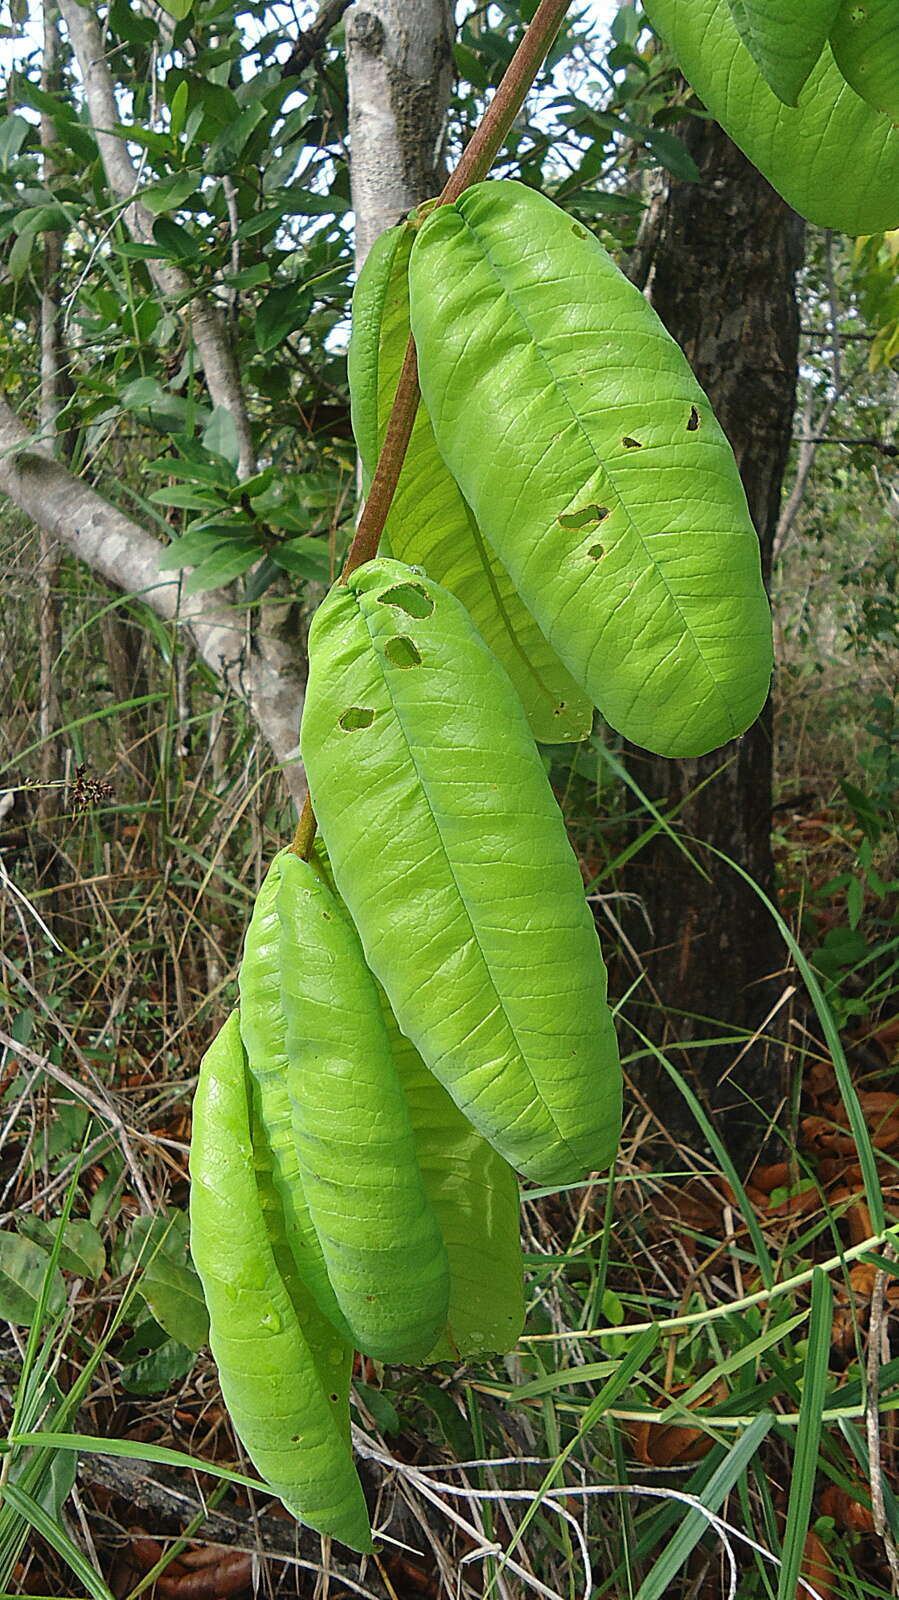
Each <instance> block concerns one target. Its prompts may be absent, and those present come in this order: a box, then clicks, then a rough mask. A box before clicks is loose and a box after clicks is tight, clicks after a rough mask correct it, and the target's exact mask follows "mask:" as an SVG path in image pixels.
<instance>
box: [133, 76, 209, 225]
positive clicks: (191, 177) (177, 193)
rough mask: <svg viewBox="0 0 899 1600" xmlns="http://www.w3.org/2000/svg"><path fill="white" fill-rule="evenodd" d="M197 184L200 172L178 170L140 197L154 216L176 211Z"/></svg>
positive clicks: (185, 86)
mask: <svg viewBox="0 0 899 1600" xmlns="http://www.w3.org/2000/svg"><path fill="white" fill-rule="evenodd" d="M181 89H183V90H184V92H185V94H186V93H187V84H186V83H182V84H181V85H180V88H179V90H178V93H180V92H181ZM173 114H174V113H173ZM199 184H200V174H199V173H198V172H178V173H176V174H175V176H174V177H172V178H169V179H168V181H167V182H165V183H153V184H150V185H149V186H148V187H147V188H146V189H142V190H141V196H140V197H141V199H142V201H143V203H144V205H145V206H146V207H147V209H148V211H152V212H153V214H154V216H157V215H159V213H160V212H163V211H177V210H178V207H179V206H183V205H184V202H185V201H186V200H189V199H190V197H191V195H192V194H196V192H197V189H198V188H199ZM153 236H154V238H158V237H159V236H158V234H157V233H156V231H155V229H154V234H153Z"/></svg>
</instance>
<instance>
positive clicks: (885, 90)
mask: <svg viewBox="0 0 899 1600" xmlns="http://www.w3.org/2000/svg"><path fill="white" fill-rule="evenodd" d="M830 46H831V49H832V50H833V53H834V57H835V59H836V63H837V66H838V67H839V69H840V71H841V72H842V74H843V77H844V78H845V79H846V81H847V83H851V85H852V87H853V89H854V90H855V92H856V94H860V95H861V97H862V99H863V100H866V101H867V103H868V105H871V106H875V107H876V108H877V110H878V111H885V112H886V114H887V116H889V117H891V118H892V119H893V121H894V122H896V121H899V7H897V5H896V0H843V3H842V5H841V6H840V8H839V11H838V13H837V18H836V22H835V23H834V27H833V32H832V33H831V35H830Z"/></svg>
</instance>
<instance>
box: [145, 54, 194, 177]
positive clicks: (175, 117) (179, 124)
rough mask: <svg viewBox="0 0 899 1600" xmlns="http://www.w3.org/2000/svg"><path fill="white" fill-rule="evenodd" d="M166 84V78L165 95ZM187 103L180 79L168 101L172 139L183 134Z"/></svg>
mask: <svg viewBox="0 0 899 1600" xmlns="http://www.w3.org/2000/svg"><path fill="white" fill-rule="evenodd" d="M168 83H169V80H168V78H166V94H168ZM189 101H190V87H189V85H188V83H187V81H186V79H182V81H181V82H180V83H179V84H178V87H177V89H176V90H175V92H174V94H173V95H172V97H171V100H170V101H169V118H170V128H169V131H170V133H171V135H172V138H173V139H180V137H181V135H182V133H183V132H184V124H185V121H186V120H187V110H188V104H189ZM188 193H193V191H192V190H188ZM184 198H185V199H187V194H185V196H184ZM144 199H145V200H146V190H144Z"/></svg>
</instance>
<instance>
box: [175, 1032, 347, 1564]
mask: <svg viewBox="0 0 899 1600" xmlns="http://www.w3.org/2000/svg"><path fill="white" fill-rule="evenodd" d="M247 1078H248V1072H247V1066H246V1057H245V1055H244V1050H243V1045H242V1043H241V1038H240V1023H239V1020H238V1016H237V1013H236V1012H235V1013H234V1014H233V1015H232V1016H231V1017H230V1018H229V1020H228V1022H227V1023H226V1024H225V1026H224V1028H223V1029H222V1031H221V1033H220V1034H219V1035H218V1038H217V1039H216V1040H215V1041H214V1043H213V1044H212V1046H211V1047H210V1049H209V1050H208V1051H207V1053H206V1055H205V1057H204V1059H203V1064H202V1066H201V1069H200V1081H199V1084H198V1086H197V1093H196V1098H195V1100H194V1121H193V1138H192V1142H191V1156H190V1167H191V1180H192V1181H191V1249H192V1252H193V1257H194V1261H195V1262H196V1265H197V1270H198V1272H199V1274H200V1278H201V1279H202V1283H203V1290H204V1293H205V1295H206V1304H207V1306H208V1308H209V1319H210V1325H211V1344H212V1353H213V1355H214V1356H215V1360H216V1363H217V1365H218V1369H219V1376H220V1378H221V1384H222V1394H223V1395H224V1398H225V1403H226V1405H227V1407H228V1410H229V1411H230V1413H231V1417H232V1420H233V1422H234V1426H235V1427H236V1429H237V1431H238V1433H239V1435H240V1437H241V1439H242V1440H243V1443H244V1445H245V1446H246V1449H247V1451H248V1453H249V1455H250V1457H251V1458H252V1460H253V1463H254V1465H255V1466H256V1468H257V1469H258V1471H259V1472H261V1474H262V1476H263V1477H264V1478H266V1479H267V1480H268V1482H269V1483H270V1484H271V1485H272V1488H273V1490H274V1492H275V1493H276V1494H277V1495H278V1496H279V1497H280V1498H281V1499H282V1500H283V1502H284V1504H285V1505H286V1506H287V1507H288V1509H289V1510H290V1511H292V1512H293V1513H294V1515H295V1516H296V1517H298V1518H299V1519H300V1521H301V1522H305V1523H308V1525H309V1526H310V1527H313V1528H316V1529H318V1530H319V1532H321V1533H329V1534H333V1536H334V1537H335V1538H337V1539H340V1540H342V1541H343V1542H344V1543H345V1544H349V1545H350V1546H352V1548H353V1549H356V1550H370V1549H371V1536H370V1531H369V1522H368V1513H367V1511H366V1508H365V1501H364V1499H363V1495H362V1490H361V1487H360V1484H359V1480H358V1478H357V1477H356V1473H355V1469H354V1467H353V1461H352V1455H351V1452H350V1447H349V1441H348V1437H347V1422H346V1417H347V1413H348V1395H349V1375H350V1360H351V1354H352V1352H351V1350H350V1348H349V1346H348V1345H347V1344H346V1343H345V1342H344V1341H343V1340H342V1339H341V1338H340V1336H339V1334H337V1333H336V1332H335V1331H334V1329H333V1328H332V1327H331V1326H330V1324H329V1323H328V1322H326V1320H325V1318H324V1317H322V1316H321V1314H320V1312H319V1311H318V1308H317V1306H316V1305H315V1302H314V1300H313V1299H312V1297H311V1296H310V1295H309V1294H308V1292H307V1291H305V1290H304V1288H303V1286H302V1284H301V1283H300V1282H299V1279H298V1278H297V1277H296V1274H295V1273H293V1272H292V1270H291V1264H290V1259H289V1252H288V1251H287V1249H286V1243H285V1246H284V1248H283V1249H282V1250H281V1252H280V1259H279V1258H278V1257H277V1256H276V1254H275V1250H274V1249H273V1246H272V1238H271V1233H270V1228H271V1225H272V1213H271V1211H269V1216H268V1220H267V1219H266V1216H265V1214H264V1212H263V1209H262V1205H261V1203H260V1197H259V1188H258V1185H257V1172H256V1163H255V1160H254V1155H253V1143H252V1138H251V1128H250V1103H249V1094H248V1089H249V1085H248V1082H247Z"/></svg>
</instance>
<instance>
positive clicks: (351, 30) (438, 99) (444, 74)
mask: <svg viewBox="0 0 899 1600" xmlns="http://www.w3.org/2000/svg"><path fill="white" fill-rule="evenodd" d="M452 40H453V23H452V8H451V5H450V3H449V0H361V3H360V4H358V5H354V6H353V7H352V8H351V10H350V11H348V12H347V16H346V41H347V79H348V83H349V95H350V116H349V126H350V183H351V186H352V194H353V208H354V210H355V213H356V264H357V265H358V266H361V265H362V262H363V261H364V260H365V257H366V255H367V254H368V251H369V249H370V247H371V245H372V244H373V243H374V241H375V239H376V238H377V237H378V234H379V233H383V231H384V229H385V228H391V227H392V226H393V224H394V223H395V222H398V221H399V219H400V217H401V216H403V214H404V213H405V212H406V211H409V210H411V208H412V207H413V206H416V205H418V204H420V202H421V201H422V200H426V199H427V198H428V197H429V196H430V195H433V194H436V193H437V192H438V191H439V189H440V188H441V186H442V178H441V177H440V176H439V174H440V172H441V168H442V165H443V162H442V154H441V152H442V147H443V130H444V122H445V118H446V108H447V105H448V102H449V94H450V88H451V85H452V61H453V56H452Z"/></svg>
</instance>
